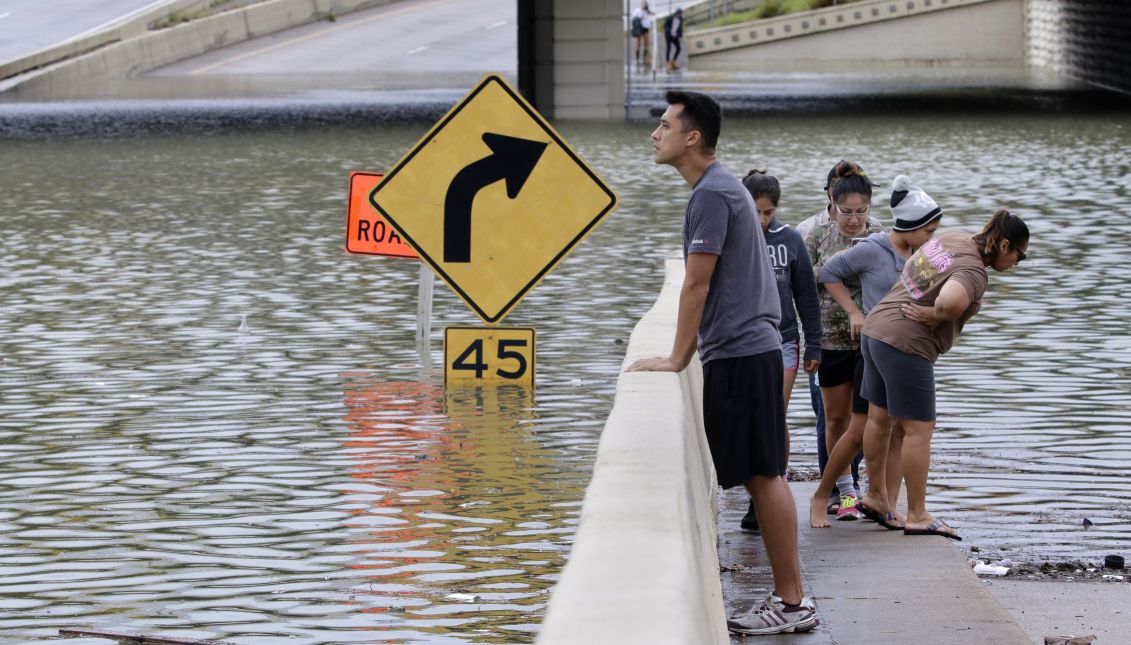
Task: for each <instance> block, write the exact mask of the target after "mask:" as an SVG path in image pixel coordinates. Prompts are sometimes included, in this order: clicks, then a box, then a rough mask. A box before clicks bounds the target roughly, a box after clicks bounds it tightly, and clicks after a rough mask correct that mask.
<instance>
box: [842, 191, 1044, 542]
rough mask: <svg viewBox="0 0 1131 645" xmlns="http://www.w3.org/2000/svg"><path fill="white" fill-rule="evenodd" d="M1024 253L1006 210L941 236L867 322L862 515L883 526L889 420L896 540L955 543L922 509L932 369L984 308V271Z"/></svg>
mask: <svg viewBox="0 0 1131 645" xmlns="http://www.w3.org/2000/svg"><path fill="white" fill-rule="evenodd" d="M1028 248H1029V227H1028V226H1026V225H1025V222H1023V221H1022V220H1021V218H1020V217H1017V216H1016V215H1013V214H1012V213H1010V212H1009V211H1007V210H999V211H997V212H996V213H994V214H993V217H992V218H991V219H990V221H989V222H988V223H987V224H986V225H985V227H984V228H983V229H982V231H981V232H980V233H978V234H977V235H970V233H968V232H965V231H959V230H954V231H946V232H944V233H939V234H938V235H936V236H935V237H934V239H932V240H931V241H929V242H927V243H926V244H924V245H923V247H922V248H920V249H919V250H918V251H916V252H915V254H913V255H912V256H911V257H910V258H908V260H907V262H906V264H905V265H904V267H903V273H902V274H901V275H900V278H899V280H898V281H897V282H896V284H895V286H894V287H892V290H891V291H890V292H888V294H887V295H886V296H884V298H883V299H882V300H881V301H880V302H879V303H878V304H876V306H875V307H874V308H873V309H872V311H871V312H870V313H869V314H868V316H867V318H865V320H864V328H863V353H864V360H865V372H864V388H863V395H864V398H866V399H867V400H868V401H869V402H870V403H871V405H870V407H869V408H868V422H867V425H866V427H865V429H864V454H865V455H866V457H867V459H868V468H869V471H870V473H871V474H872V476H871V477H870V478H869V481H868V494H867V495H865V497H864V499H863V500H861V502H860V508H861V509H862V510H863V512H864V514H865V515H866V516H867V517H869V518H870V519H875V520H876V521H878V522H880V523H881V524H883V523H884V522H883V521H882V520H885V519H886V517H887V513H888V512H890V511H891V510H892V507H891V504H890V502H889V500H891V499H892V497H893V496H892V495H891V494H890V493H889V491H888V490H887V482H886V481H885V479H886V478H885V477H884V476H882V473H884V472H885V470H886V467H887V462H888V447H889V440H890V434H891V427H892V423H893V422H894V423H898V424H899V425H900V426H901V427H902V428H903V433H904V438H903V449H902V451H901V452H902V458H903V477H904V481H906V483H907V519H906V521H905V523H904V529H903V534H904V535H941V536H943V537H947V538H950V539H952V540H961V539H962V538H960V537H959V536H958V533H957V532H956V531H955V530H954V529H953V528H951V527H950V526H948V525H947V524H946V522H944V521H942V520H940V519H936V518H934V517H932V516H931V515H930V513H928V512H927V508H926V495H927V473H928V470H929V466H930V461H931V434H932V433H933V432H934V429H935V373H934V365H935V361H937V360H938V358H939V356H940V355H942V354H945V353H946V352H947V350H949V349H950V348H951V347H952V346H953V345H954V341H955V339H957V338H958V334H959V333H960V332H961V331H962V327H963V326H964V325H965V324H966V321H968V320H970V318H971V317H972V316H974V314H976V313H978V310H979V309H980V308H981V306H982V296H983V294H985V292H986V285H987V283H988V281H989V275H988V273H987V271H986V267H992V268H993V269H994V270H995V271H1007V270H1009V269H1010V268H1012V267H1014V266H1016V265H1017V263H1019V262H1021V261H1022V260H1024V259H1025V257H1026V255H1027V249H1028Z"/></svg>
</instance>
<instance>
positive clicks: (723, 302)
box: [683, 163, 781, 363]
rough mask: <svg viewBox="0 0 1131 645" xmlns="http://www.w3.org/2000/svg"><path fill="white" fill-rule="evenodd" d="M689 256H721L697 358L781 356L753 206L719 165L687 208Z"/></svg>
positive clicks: (776, 310)
mask: <svg viewBox="0 0 1131 645" xmlns="http://www.w3.org/2000/svg"><path fill="white" fill-rule="evenodd" d="M691 253H709V254H712V255H717V256H719V258H718V261H717V264H716V265H715V272H714V274H713V275H712V276H711V285H710V290H709V291H708V292H707V302H706V304H705V305H704V307H703V320H702V322H701V323H700V324H699V358H700V359H701V360H702V361H703V362H704V363H708V362H710V361H712V360H715V359H717V358H739V357H743V356H753V355H755V354H762V353H764V352H768V351H771V350H775V351H779V350H780V349H781V335H780V334H779V333H778V323H779V322H780V321H781V307H780V305H779V304H778V288H777V284H776V282H775V281H774V269H773V267H772V266H770V258H769V252H768V251H767V249H766V240H765V238H764V237H763V235H762V227H761V226H760V225H759V224H758V216H757V211H756V210H755V208H754V200H753V199H752V198H751V197H750V193H749V192H748V191H747V190H746V188H744V187H743V186H742V184H741V183H739V181H738V180H737V179H735V177H734V175H732V174H730V173H729V172H727V170H726V169H725V168H723V167H722V166H721V165H720V164H718V163H714V164H711V165H710V166H708V167H707V170H706V172H704V173H703V176H702V177H700V178H699V181H698V182H696V184H695V186H694V188H693V189H692V191H691V199H690V201H688V203H687V214H686V216H685V218H684V221H683V257H684V260H686V259H687V256H688V255H689V254H691Z"/></svg>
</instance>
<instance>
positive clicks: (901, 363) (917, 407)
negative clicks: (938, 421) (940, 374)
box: [862, 336, 935, 421]
mask: <svg viewBox="0 0 1131 645" xmlns="http://www.w3.org/2000/svg"><path fill="white" fill-rule="evenodd" d="M862 348H863V350H864V352H863V353H864V387H863V389H862V394H863V396H864V398H865V399H867V400H869V401H871V402H872V403H873V404H874V405H877V406H879V407H881V408H884V409H886V410H887V411H888V415H889V416H892V417H897V418H900V419H913V420H915V421H934V420H935V365H934V363H932V362H931V361H929V360H927V359H925V358H923V357H922V356H916V355H914V354H907V353H905V352H902V351H900V350H898V349H896V348H894V347H892V346H891V345H888V344H887V343H885V342H883V341H879V340H876V339H875V338H869V337H868V336H865V337H864V341H863V344H862Z"/></svg>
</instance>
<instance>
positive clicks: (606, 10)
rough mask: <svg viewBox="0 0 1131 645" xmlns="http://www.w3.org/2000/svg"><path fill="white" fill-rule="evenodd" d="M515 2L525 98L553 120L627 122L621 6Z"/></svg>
mask: <svg viewBox="0 0 1131 645" xmlns="http://www.w3.org/2000/svg"><path fill="white" fill-rule="evenodd" d="M517 1H518V87H519V91H521V92H522V94H523V96H525V97H526V99H527V100H528V101H530V102H531V103H532V104H534V107H536V108H537V109H538V111H539V112H541V113H542V115H543V116H545V117H546V118H550V119H591V120H618V119H623V118H624V44H625V33H624V4H623V1H622V0H517Z"/></svg>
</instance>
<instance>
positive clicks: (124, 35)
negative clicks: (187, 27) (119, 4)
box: [0, 0, 211, 79]
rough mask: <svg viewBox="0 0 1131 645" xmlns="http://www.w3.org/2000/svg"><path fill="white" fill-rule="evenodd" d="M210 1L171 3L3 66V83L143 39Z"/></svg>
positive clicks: (171, 0) (175, 0)
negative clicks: (155, 28) (166, 22)
mask: <svg viewBox="0 0 1131 645" xmlns="http://www.w3.org/2000/svg"><path fill="white" fill-rule="evenodd" d="M210 4H211V0H168V1H167V2H164V3H162V4H159V5H157V6H154V7H148V8H146V9H145V10H144V11H141V12H138V13H134V14H132V15H128V16H124V17H123V18H122V20H121V21H119V22H118V23H116V24H114V25H112V26H110V27H107V28H106V29H103V30H101V31H98V32H95V33H89V34H85V35H82V36H78V37H75V38H71V39H68V40H66V41H64V42H61V43H59V44H57V45H53V46H51V47H48V48H46V49H43V50H40V51H38V52H35V53H32V54H29V55H27V56H22V57H20V58H17V59H15V60H11V61H8V62H5V63H4V64H3V65H0V79H5V78H8V77H10V76H15V75H16V74H23V73H24V72H28V71H31V70H33V69H38V68H40V67H44V66H46V65H50V64H52V63H57V62H59V61H61V60H66V59H68V58H73V57H75V56H79V55H81V54H85V53H86V52H89V51H93V50H95V49H98V48H99V47H104V46H106V45H108V44H110V43H115V42H118V41H121V40H126V39H129V38H135V37H137V36H140V35H142V34H144V33H145V32H146V30H148V29H149V27H150V26H151V25H153V24H155V23H158V22H160V21H162V20H165V19H167V18H170V17H172V16H173V15H174V14H182V13H185V14H191V13H194V12H197V11H204V10H206V9H208V7H209V5H210Z"/></svg>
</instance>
